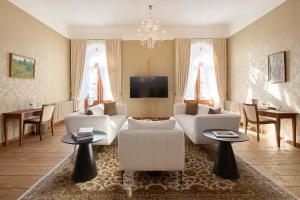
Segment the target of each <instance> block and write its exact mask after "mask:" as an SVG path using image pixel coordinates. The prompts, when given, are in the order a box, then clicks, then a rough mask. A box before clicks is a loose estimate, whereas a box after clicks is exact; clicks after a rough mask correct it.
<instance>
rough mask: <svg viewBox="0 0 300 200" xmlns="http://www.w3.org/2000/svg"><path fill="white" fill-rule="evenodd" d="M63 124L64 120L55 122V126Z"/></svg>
mask: <svg viewBox="0 0 300 200" xmlns="http://www.w3.org/2000/svg"><path fill="white" fill-rule="evenodd" d="M62 124H64V120H60V121H57V122H54V126H60V125H62Z"/></svg>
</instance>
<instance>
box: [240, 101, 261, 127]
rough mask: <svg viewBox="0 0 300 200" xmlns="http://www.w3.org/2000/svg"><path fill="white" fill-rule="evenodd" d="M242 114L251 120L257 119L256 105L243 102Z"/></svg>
mask: <svg viewBox="0 0 300 200" xmlns="http://www.w3.org/2000/svg"><path fill="white" fill-rule="evenodd" d="M243 110H244V114H245V117H246V119H247V120H249V121H252V122H257V121H258V114H257V105H256V104H246V103H244V104H243Z"/></svg>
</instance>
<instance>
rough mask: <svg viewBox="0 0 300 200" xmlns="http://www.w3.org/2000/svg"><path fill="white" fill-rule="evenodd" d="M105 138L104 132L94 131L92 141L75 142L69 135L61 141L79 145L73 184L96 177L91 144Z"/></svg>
mask: <svg viewBox="0 0 300 200" xmlns="http://www.w3.org/2000/svg"><path fill="white" fill-rule="evenodd" d="M105 137H106V135H105V133H104V132H102V131H94V136H93V139H90V140H84V141H76V140H75V139H74V138H73V137H72V134H70V133H68V134H66V135H65V136H64V137H63V138H62V139H61V141H62V142H63V143H66V144H73V145H79V148H78V152H77V156H76V162H75V166H74V170H73V174H72V179H73V180H74V181H75V182H85V181H88V180H91V179H93V178H95V177H96V176H97V168H96V163H95V159H94V154H93V149H92V145H91V144H92V143H95V142H98V141H100V140H103V139H104V138H105Z"/></svg>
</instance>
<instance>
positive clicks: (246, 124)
mask: <svg viewBox="0 0 300 200" xmlns="http://www.w3.org/2000/svg"><path fill="white" fill-rule="evenodd" d="M247 129H248V120H245V134H247Z"/></svg>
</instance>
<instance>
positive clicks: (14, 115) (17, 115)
mask: <svg viewBox="0 0 300 200" xmlns="http://www.w3.org/2000/svg"><path fill="white" fill-rule="evenodd" d="M41 111H42V108H37V109H26V110H17V111H13V112H8V113H3V129H4V130H3V132H4V146H5V145H7V139H8V136H7V131H8V130H7V120H8V119H18V121H19V145H20V146H22V144H23V135H24V130H23V123H24V118H25V117H29V116H37V115H40V114H41Z"/></svg>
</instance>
